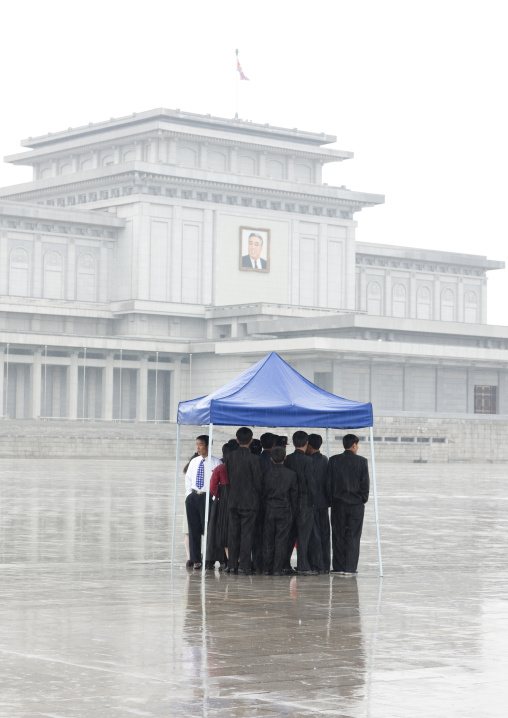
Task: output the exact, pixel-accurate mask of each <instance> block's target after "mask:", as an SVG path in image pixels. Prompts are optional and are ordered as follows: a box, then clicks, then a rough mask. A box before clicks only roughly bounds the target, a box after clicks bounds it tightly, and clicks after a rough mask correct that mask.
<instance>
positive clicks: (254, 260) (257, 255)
mask: <svg viewBox="0 0 508 718" xmlns="http://www.w3.org/2000/svg"><path fill="white" fill-rule="evenodd" d="M247 241H248V250H249V253H248V254H244V255H243V256H242V267H246V268H248V269H266V268H267V262H266V259H263V258H262V256H261V252H262V251H263V237H262V236H261V235H260V234H256V233H255V232H251V233H250V234H249V237H248V240H247Z"/></svg>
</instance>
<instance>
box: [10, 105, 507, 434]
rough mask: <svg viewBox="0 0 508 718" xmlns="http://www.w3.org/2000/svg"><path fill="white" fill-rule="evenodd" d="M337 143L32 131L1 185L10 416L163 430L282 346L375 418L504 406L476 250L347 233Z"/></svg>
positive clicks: (362, 196) (212, 126)
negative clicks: (15, 174) (326, 169)
mask: <svg viewBox="0 0 508 718" xmlns="http://www.w3.org/2000/svg"><path fill="white" fill-rule="evenodd" d="M335 141H336V138H335V137H333V136H330V135H324V134H322V133H321V134H319V133H312V132H303V131H300V130H297V129H284V128H278V127H271V126H269V125H258V124H254V123H252V122H247V121H242V120H239V119H234V120H228V119H221V118H215V117H210V116H209V115H196V114H191V113H184V112H180V111H179V110H166V109H157V110H153V111H149V112H144V113H138V114H133V115H132V116H129V117H125V118H120V119H111V120H109V121H106V122H101V123H96V124H89V125H86V126H85V127H80V128H74V129H73V128H69V129H68V130H66V131H63V132H56V133H51V134H49V135H46V136H43V137H37V138H29V139H28V140H25V141H23V142H22V144H23V145H24V146H25V147H26V148H29V149H28V150H26V151H24V152H22V153H20V154H17V155H14V156H11V157H8V158H6V159H7V161H9V162H12V163H14V164H18V165H29V166H31V167H32V168H33V178H32V180H31V181H30V182H26V183H24V184H19V185H15V186H10V187H5V188H2V189H0V259H1V261H0V331H1V334H0V342H1V345H0V364H2V366H3V370H2V368H1V367H0V384H2V387H1V391H0V395H3V397H4V398H3V410H2V413H3V415H4V416H5V417H11V418H18V419H19V418H52V419H56V418H68V419H97V420H99V419H102V420H124V421H154V420H156V421H168V420H171V421H174V420H175V419H176V411H177V406H178V402H179V401H182V400H185V399H188V398H191V397H193V396H199V395H202V394H206V393H208V392H209V391H211V390H213V389H214V388H216V387H217V386H219V385H220V384H222V383H224V382H225V381H227V380H228V379H230V378H231V377H232V376H234V375H235V374H237V373H239V372H240V371H242V370H243V369H245V368H246V367H247V366H249V365H250V364H252V363H254V362H255V361H257V360H258V359H259V358H261V357H262V356H263V355H265V354H266V353H267V352H269V351H277V352H278V353H279V354H280V355H281V356H282V357H283V358H284V359H286V360H287V361H288V362H290V363H291V365H292V366H294V367H295V368H296V369H297V370H298V371H300V372H301V373H303V374H304V375H305V376H306V377H307V378H308V379H310V380H311V381H314V382H315V383H317V384H318V385H320V386H322V387H323V388H325V389H328V390H330V391H333V392H334V393H336V394H339V395H342V396H347V397H348V398H351V399H357V400H361V401H366V400H370V401H372V402H373V404H374V409H375V412H377V413H379V414H380V415H383V414H384V415H399V414H402V415H407V416H440V415H443V414H445V413H451V414H455V415H460V416H465V417H469V418H474V417H475V416H476V415H477V414H482V415H485V414H489V413H492V414H498V415H499V414H501V415H506V416H508V328H505V327H493V326H489V325H487V323H486V316H487V315H486V310H487V272H488V271H489V270H494V269H499V268H502V267H503V266H504V265H503V263H501V262H496V261H492V260H488V259H487V258H485V257H482V256H476V255H466V254H458V253H450V252H446V251H431V250H424V249H411V248H408V247H396V246H389V245H384V244H375V243H362V242H357V241H356V239H355V229H356V226H357V222H356V217H357V213H359V212H360V211H361V210H363V209H367V208H371V207H375V205H377V204H380V203H382V202H383V197H382V196H381V195H377V194H371V193H366V192H359V191H353V190H350V189H347V188H346V187H344V186H342V187H331V186H328V185H326V184H324V183H323V181H322V169H323V166H324V165H325V164H326V163H328V162H342V161H345V160H348V159H351V158H352V156H353V155H352V153H351V152H346V151H341V150H337V149H332V148H330V147H329V146H328V145H330V144H332V143H334V142H335Z"/></svg>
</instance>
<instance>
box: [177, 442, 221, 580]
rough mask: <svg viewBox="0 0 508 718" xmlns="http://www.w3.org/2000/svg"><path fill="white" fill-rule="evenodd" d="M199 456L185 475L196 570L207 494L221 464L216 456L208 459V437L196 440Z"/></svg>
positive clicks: (187, 508) (190, 535)
mask: <svg viewBox="0 0 508 718" xmlns="http://www.w3.org/2000/svg"><path fill="white" fill-rule="evenodd" d="M196 451H197V453H198V456H196V458H195V459H192V461H191V462H190V464H189V468H188V469H187V473H186V474H185V508H186V511H187V523H188V525H189V548H190V560H191V561H192V563H193V564H194V568H195V569H199V568H201V565H202V561H203V559H202V553H201V536H202V535H203V533H204V531H205V508H206V492H207V491H209V489H210V476H211V474H212V471H213V470H214V469H215V467H216V466H218V465H219V464H220V463H221V460H220V459H218V458H217V457H216V456H210V457H209V460H208V459H207V457H208V436H207V435H206V434H203V435H201V436H198V437H197V438H196Z"/></svg>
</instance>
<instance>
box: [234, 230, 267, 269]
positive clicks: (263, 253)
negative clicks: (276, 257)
mask: <svg viewBox="0 0 508 718" xmlns="http://www.w3.org/2000/svg"><path fill="white" fill-rule="evenodd" d="M240 269H242V270H246V271H249V270H250V271H252V272H269V271H270V230H269V229H255V228H254V227H240Z"/></svg>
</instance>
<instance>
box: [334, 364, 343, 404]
mask: <svg viewBox="0 0 508 718" xmlns="http://www.w3.org/2000/svg"><path fill="white" fill-rule="evenodd" d="M332 371H333V377H332V382H333V383H332V387H333V388H332V393H333V394H335V395H336V396H342V360H341V359H338V361H334V362H332Z"/></svg>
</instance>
